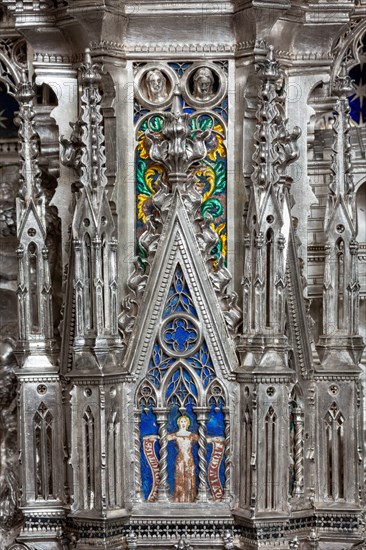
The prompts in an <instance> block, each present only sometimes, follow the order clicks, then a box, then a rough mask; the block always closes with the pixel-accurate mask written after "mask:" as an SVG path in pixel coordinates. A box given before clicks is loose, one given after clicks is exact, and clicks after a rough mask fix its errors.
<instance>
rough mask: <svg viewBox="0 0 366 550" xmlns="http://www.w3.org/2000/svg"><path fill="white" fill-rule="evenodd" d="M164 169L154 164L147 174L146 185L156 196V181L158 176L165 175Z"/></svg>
mask: <svg viewBox="0 0 366 550" xmlns="http://www.w3.org/2000/svg"><path fill="white" fill-rule="evenodd" d="M163 173H164V168H163V167H162V166H159V164H152V165H151V166H149V168H148V169H147V170H146V172H145V183H146V185H147V186H148V188H149V189H150V191H151V194H152V195H154V194H155V191H156V179H157V175H158V174H163Z"/></svg>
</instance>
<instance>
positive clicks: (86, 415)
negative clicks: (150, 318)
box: [62, 50, 126, 544]
mask: <svg viewBox="0 0 366 550" xmlns="http://www.w3.org/2000/svg"><path fill="white" fill-rule="evenodd" d="M101 82H102V75H101V72H100V67H99V66H98V65H96V64H93V63H92V60H91V56H90V52H89V50H87V51H86V53H85V59H84V64H83V65H81V67H80V84H81V95H80V118H79V120H78V121H77V123H75V125H74V129H75V132H77V133H78V138H77V139H76V138H75V140H74V141H72V142H68V141H67V140H63V142H62V145H63V147H64V150H65V152H64V157H65V158H66V157H67V158H69V157H70V158H74V162H75V159H76V158H77V166H76V167H77V173H78V175H79V181H78V182H77V183H76V184H75V188H76V192H75V199H76V206H75V212H74V218H73V223H72V240H73V254H74V262H73V265H74V269H73V270H72V271H71V272H70V274H69V276H70V278H71V277H73V285H74V304H75V332H74V341H73V364H72V369H71V372H70V378H71V380H72V383H73V390H72V418H71V429H72V434H71V440H72V444H71V447H72V456H71V464H72V468H73V479H74V495H73V506H72V513H73V514H75V515H78V516H81V517H85V518H88V517H90V516H93V517H94V518H97V519H99V520H103V521H104V520H108V518H109V516H110V514H112V513H115V510H116V509H121V508H122V507H123V503H124V498H125V497H124V495H123V484H122V483H121V474H120V472H121V471H123V468H124V465H123V460H122V459H121V457H122V456H123V453H122V452H121V449H122V447H121V445H122V437H123V434H122V430H124V429H126V427H125V426H124V425H123V423H121V425H120V420H119V419H120V418H122V417H123V414H122V411H121V402H122V400H121V382H120V381H119V380H116V376H118V374H119V373H120V358H121V349H122V345H121V341H120V338H119V334H118V325H117V307H118V298H117V285H118V273H117V251H118V242H117V240H116V236H115V222H114V216H113V214H112V211H111V207H110V204H109V195H108V191H107V176H106V167H105V162H106V157H105V151H104V133H103V124H102V122H103V117H102V113H101V106H100V104H101V93H100V89H99V88H100V86H101ZM65 158H64V161H65ZM69 284H72V283H71V280H70V281H69ZM70 307H71V305H70ZM86 380H87V381H88V382H89V385H88V387H85V381H86ZM98 544H99V543H98Z"/></svg>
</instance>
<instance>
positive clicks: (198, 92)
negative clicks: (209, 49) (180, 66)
mask: <svg viewBox="0 0 366 550" xmlns="http://www.w3.org/2000/svg"><path fill="white" fill-rule="evenodd" d="M214 82H215V79H214V76H213V74H212V71H211V69H209V68H208V67H201V68H200V69H198V70H197V71H196V72H195V73H194V75H193V96H194V97H195V98H196V99H198V100H199V101H208V100H210V99H212V98H213V96H214V92H213V85H214Z"/></svg>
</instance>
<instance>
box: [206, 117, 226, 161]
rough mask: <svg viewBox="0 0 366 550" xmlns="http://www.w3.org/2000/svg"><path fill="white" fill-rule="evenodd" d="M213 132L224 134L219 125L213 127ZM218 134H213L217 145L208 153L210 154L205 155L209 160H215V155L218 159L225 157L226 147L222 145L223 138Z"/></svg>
mask: <svg viewBox="0 0 366 550" xmlns="http://www.w3.org/2000/svg"><path fill="white" fill-rule="evenodd" d="M214 131H215V132H219V133H221V134H223V133H224V129H223V127H222V125H221V124H216V126H215V127H214ZM219 133H218V134H215V137H216V140H217V145H216V147H215V149H214V150H213V151H210V153H208V155H207V156H208V158H209V159H210V160H216V159H217V155H220V157H226V147H225V145H224V138H223V137H222V136H221V135H220V134H219Z"/></svg>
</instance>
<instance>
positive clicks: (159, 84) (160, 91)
mask: <svg viewBox="0 0 366 550" xmlns="http://www.w3.org/2000/svg"><path fill="white" fill-rule="evenodd" d="M146 88H147V96H148V98H149V101H151V102H153V103H162V102H163V101H164V99H166V98H167V97H168V92H167V89H166V88H167V83H166V78H165V76H164V75H163V73H162V72H161V71H160V70H159V69H152V70H151V71H149V72H148V73H147V75H146Z"/></svg>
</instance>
